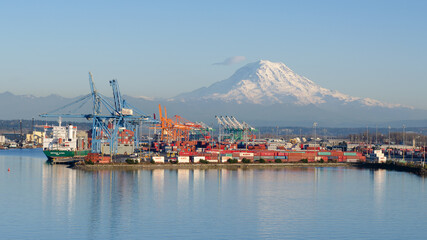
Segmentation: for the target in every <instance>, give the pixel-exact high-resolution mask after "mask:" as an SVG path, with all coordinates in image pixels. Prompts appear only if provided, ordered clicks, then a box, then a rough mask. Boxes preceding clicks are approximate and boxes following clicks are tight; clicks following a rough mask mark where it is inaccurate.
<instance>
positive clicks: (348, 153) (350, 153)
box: [344, 152, 357, 156]
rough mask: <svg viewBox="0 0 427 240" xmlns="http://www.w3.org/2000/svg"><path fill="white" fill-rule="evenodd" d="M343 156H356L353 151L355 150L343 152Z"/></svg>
mask: <svg viewBox="0 0 427 240" xmlns="http://www.w3.org/2000/svg"><path fill="white" fill-rule="evenodd" d="M344 156H357V153H355V152H345V153H344Z"/></svg>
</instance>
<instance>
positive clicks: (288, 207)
mask: <svg viewBox="0 0 427 240" xmlns="http://www.w3.org/2000/svg"><path fill="white" fill-rule="evenodd" d="M45 160H46V159H45V157H44V155H43V153H42V152H41V151H40V150H8V151H0V239H426V236H427V235H426V234H427V229H426V228H427V217H426V216H427V206H426V203H427V184H426V180H425V179H424V178H421V177H418V176H415V175H411V174H408V173H399V172H387V171H384V170H379V171H370V170H357V169H346V168H295V169H280V170H235V171H231V170H138V171H97V172H84V171H76V170H72V169H68V168H66V167H65V166H51V165H47V164H45ZM8 168H10V169H11V171H10V172H8V171H7V169H8Z"/></svg>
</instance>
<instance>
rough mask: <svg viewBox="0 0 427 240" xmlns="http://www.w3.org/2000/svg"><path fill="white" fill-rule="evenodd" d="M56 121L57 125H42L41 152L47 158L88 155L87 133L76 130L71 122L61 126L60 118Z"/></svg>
mask: <svg viewBox="0 0 427 240" xmlns="http://www.w3.org/2000/svg"><path fill="white" fill-rule="evenodd" d="M58 123H59V124H58V126H45V127H44V138H43V153H44V154H45V155H46V157H47V158H48V160H50V161H55V160H57V159H64V158H73V157H78V156H81V157H84V156H86V155H88V153H89V152H90V150H89V142H88V133H87V132H85V131H77V127H76V126H73V125H71V124H69V125H67V126H61V120H59V121H58Z"/></svg>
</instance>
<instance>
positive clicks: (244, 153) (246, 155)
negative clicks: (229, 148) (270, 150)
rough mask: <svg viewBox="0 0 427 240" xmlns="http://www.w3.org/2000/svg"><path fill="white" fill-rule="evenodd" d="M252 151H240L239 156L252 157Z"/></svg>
mask: <svg viewBox="0 0 427 240" xmlns="http://www.w3.org/2000/svg"><path fill="white" fill-rule="evenodd" d="M253 156H254V153H247V152H241V153H240V157H253Z"/></svg>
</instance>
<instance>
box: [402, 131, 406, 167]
mask: <svg viewBox="0 0 427 240" xmlns="http://www.w3.org/2000/svg"><path fill="white" fill-rule="evenodd" d="M405 127H406V126H405V124H403V134H402V144H403V161H405Z"/></svg>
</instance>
